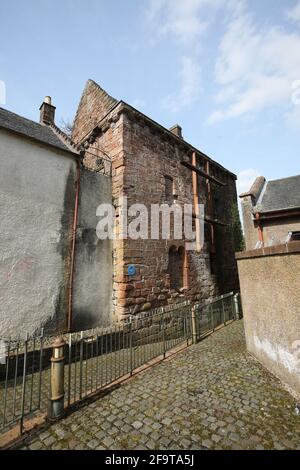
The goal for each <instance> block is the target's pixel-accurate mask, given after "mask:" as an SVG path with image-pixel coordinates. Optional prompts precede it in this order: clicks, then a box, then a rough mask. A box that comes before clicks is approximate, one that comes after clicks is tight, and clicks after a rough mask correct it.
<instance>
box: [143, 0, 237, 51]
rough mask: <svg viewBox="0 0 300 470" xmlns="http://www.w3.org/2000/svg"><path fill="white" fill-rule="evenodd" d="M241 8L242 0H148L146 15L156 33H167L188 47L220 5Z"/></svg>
mask: <svg viewBox="0 0 300 470" xmlns="http://www.w3.org/2000/svg"><path fill="white" fill-rule="evenodd" d="M243 7H244V0H150V2H149V4H148V6H147V9H146V18H147V19H148V21H149V22H150V23H152V24H153V25H154V26H155V31H156V33H157V34H158V35H159V36H161V35H162V36H163V35H171V36H174V38H175V39H176V40H177V41H178V42H180V43H182V44H183V45H190V46H191V45H192V44H193V43H195V41H196V40H198V39H199V37H200V36H201V35H202V34H203V33H204V32H205V31H206V30H207V28H208V26H209V25H211V23H212V22H213V20H214V15H215V14H216V12H218V11H219V10H220V8H224V9H226V10H229V11H231V12H236V13H237V12H241V11H242V10H243Z"/></svg>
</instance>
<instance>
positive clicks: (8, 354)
mask: <svg viewBox="0 0 300 470" xmlns="http://www.w3.org/2000/svg"><path fill="white" fill-rule="evenodd" d="M10 346H11V340H10V339H9V340H8V347H7V362H6V368H5V386H4V405H3V425H4V424H5V423H6V405H7V389H8V370H9V358H10Z"/></svg>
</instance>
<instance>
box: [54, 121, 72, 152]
mask: <svg viewBox="0 0 300 470" xmlns="http://www.w3.org/2000/svg"><path fill="white" fill-rule="evenodd" d="M47 126H48V127H50V128H51V129H52V131H53V132H54V133H55V135H56V136H57V137H58V138H59V139H60V140H62V142H63V143H64V144H66V145H67V146H68V147H69V148H70V150H72V152H76V153H79V150H78V147H77V145H76V144H75V143H74V142H73V140H72V139H71V138H70V137H69V136H68V135H67V134H66V133H65V132H64V131H62V130H61V129H60V127H58V126H57V125H56V124H55V123H50V124H48V125H47Z"/></svg>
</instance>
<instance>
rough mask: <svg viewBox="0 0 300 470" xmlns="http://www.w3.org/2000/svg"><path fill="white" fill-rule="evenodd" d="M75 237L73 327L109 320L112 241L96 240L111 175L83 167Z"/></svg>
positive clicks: (109, 190) (92, 324)
mask: <svg viewBox="0 0 300 470" xmlns="http://www.w3.org/2000/svg"><path fill="white" fill-rule="evenodd" d="M79 194H80V197H79V208H78V225H77V237H76V256H75V272H74V274H75V277H74V291H73V330H83V329H88V328H92V327H94V326H97V325H101V326H105V325H108V324H110V323H111V319H112V318H111V314H112V241H111V240H99V239H98V237H97V234H96V226H97V223H98V222H99V218H98V217H97V216H96V210H97V207H98V206H99V204H111V201H112V195H111V179H110V178H109V177H107V176H104V175H102V174H100V173H97V172H95V171H90V170H87V169H82V171H81V177H80V193H79Z"/></svg>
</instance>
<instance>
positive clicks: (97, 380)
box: [96, 333, 99, 390]
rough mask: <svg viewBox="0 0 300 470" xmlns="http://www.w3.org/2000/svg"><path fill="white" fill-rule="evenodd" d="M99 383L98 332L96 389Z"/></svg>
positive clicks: (97, 342)
mask: <svg viewBox="0 0 300 470" xmlns="http://www.w3.org/2000/svg"><path fill="white" fill-rule="evenodd" d="M98 383H99V336H98V333H97V339H96V390H98Z"/></svg>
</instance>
